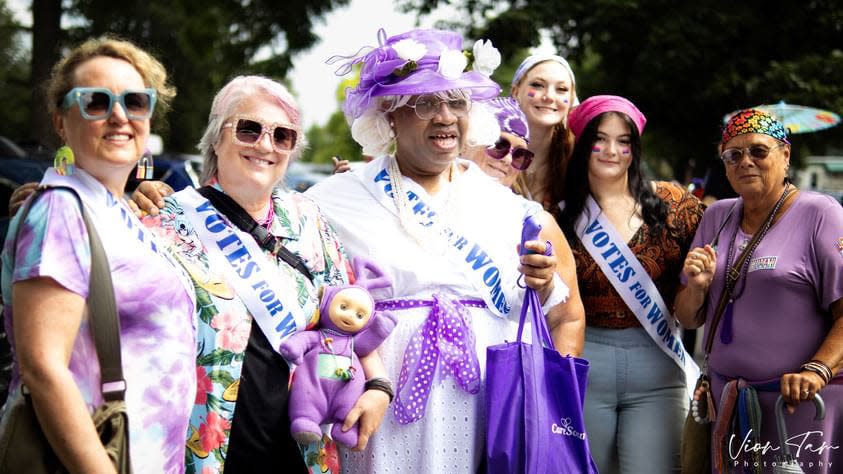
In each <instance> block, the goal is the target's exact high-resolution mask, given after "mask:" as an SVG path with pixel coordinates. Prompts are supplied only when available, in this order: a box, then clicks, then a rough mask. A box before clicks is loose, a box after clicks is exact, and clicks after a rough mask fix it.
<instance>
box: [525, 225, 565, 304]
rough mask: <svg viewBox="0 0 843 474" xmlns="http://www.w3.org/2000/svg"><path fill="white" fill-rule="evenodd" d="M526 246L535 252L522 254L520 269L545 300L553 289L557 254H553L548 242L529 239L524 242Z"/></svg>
mask: <svg viewBox="0 0 843 474" xmlns="http://www.w3.org/2000/svg"><path fill="white" fill-rule="evenodd" d="M524 247H525V248H526V249H527V250H530V251H531V252H533V253H528V254H527V255H521V265H519V266H518V271H519V272H521V273H522V274H523V275H524V283H525V284H526V285H527V286H529V287H530V288H532V289H534V290H536V291H537V292H538V293H539V298H540V299H541V301H544V300H545V299H547V297H548V296H549V295H550V293H551V292H552V291H553V273H554V272H555V271H556V255H554V254H553V252H552V249H549V248H548V243H547V242H543V241H539V240H528V241H527V242H525V243H524ZM519 250H520V249H519ZM545 254H549V255H545Z"/></svg>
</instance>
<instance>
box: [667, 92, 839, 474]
mask: <svg viewBox="0 0 843 474" xmlns="http://www.w3.org/2000/svg"><path fill="white" fill-rule="evenodd" d="M720 153H721V155H720V158H721V159H722V160H723V163H724V165H725V167H726V177H727V178H728V179H729V183H730V184H731V185H732V187H733V188H734V189H735V191H736V192H737V193H738V196H739V197H738V198H736V199H724V200H720V201H717V202H716V203H714V204H712V206H711V207H710V208H708V210H706V212H705V216H703V219H702V222H701V223H700V226H699V229H698V230H697V233H696V235H695V236H694V241H693V243H692V244H691V247H692V248H693V250H691V251H690V252H689V253H688V256H687V258H686V259H685V263H684V267H683V269H682V283H683V286H682V288H681V289H680V290H679V293H678V295H677V298H676V316H677V318H678V319H679V321H680V322H681V323H682V325H683V326H685V327H689V328H696V327H699V326H701V325H703V324H705V333H706V334H705V336H706V340H708V338H711V342H710V344H711V351H710V356H709V358H708V375H709V377H710V379H711V385H710V390H711V398H712V401H713V402H714V403H715V404H716V405H717V406H716V417H715V416H713V415H710V416H709V418H713V419H714V424H713V425H712V432H713V436H712V449H713V453H712V458H711V459H712V469H713V470H714V471H718V472H723V471H727V470H729V471H731V470H734V469H743V468H744V467H745V466H747V465H748V466H759V467H760V468H761V469H762V470H763V471H764V472H767V470H769V469H771V468H772V467H773V466H774V464H773V463H774V462H775V461H776V460H777V458H778V457H780V456H781V455H782V448H783V446H781V442H780V441H779V437H778V433H777V430H776V421H775V420H776V415H777V413H776V402H777V399H778V397H779V396H781V397H782V398H783V400H784V402H785V403H786V405H785V406H786V410H787V413H789V414H790V415H789V416H787V415H785V419H786V424H787V429H788V435H789V438H790V440H789V441H788V442H787V443H788V444H790V448H791V454H792V455H793V456H794V458H795V460H796V462H797V463H798V465H799V466H800V467H802V469H803V470H804V471H805V472H812V473H813V472H819V473H831V472H840V469H841V466H843V449H841V447H843V431H841V427H843V375H841V373H840V369H841V365H843V208H841V207H840V205H839V204H838V203H837V202H835V201H834V200H833V199H832V198H831V197H829V196H826V195H824V194H818V193H814V192H810V191H800V190H797V189H796V187H795V186H794V185H793V184H792V183H791V182H790V179H789V177H788V169H789V168H790V156H791V149H790V142H789V141H788V139H787V134H786V133H785V129H784V126H783V125H782V123H781V122H780V121H778V120H776V119H775V118H774V117H772V116H771V115H769V114H767V113H766V112H763V111H759V110H754V109H748V110H742V111H740V112H738V113H737V114H735V115H734V116H733V117H732V118H731V119H729V121H728V122H727V123H726V126H725V128H724V129H723V136H722V140H721V142H720ZM744 254H746V256H745V257H744V258H743V264H742V265H736V262H738V261H740V260H741V257H742V256H743V255H744ZM727 275H728V277H727ZM712 331H713V333H712ZM817 395H820V396H821V397H822V398H823V399H824V401H825V418H824V419H821V420H815V419H814V418H815V414H816V410H815V407H814V406H813V403H806V402H810V401H812V400H814V398H815V397H816V396H817ZM707 397H708V395H707V394H705V393H695V399H697V398H700V399H702V400H705V398H707ZM698 404H699V403H698ZM746 413H757V414H758V415H760V418H759V417H758V416H756V417H755V418H756V419H757V420H758V421H759V423H760V426H758V424H756V423H753V421H754V420H746V417H745V416H744V414H746ZM698 417H699V418H702V416H698ZM733 426H739V427H743V429H737V430H735V429H733ZM745 440H746V441H745ZM744 446H749V447H750V449H746V448H744ZM754 446H762V447H765V449H764V450H763V452H761V450H752V449H751V448H752V447H754ZM766 447H769V448H766ZM756 463H757V464H756Z"/></svg>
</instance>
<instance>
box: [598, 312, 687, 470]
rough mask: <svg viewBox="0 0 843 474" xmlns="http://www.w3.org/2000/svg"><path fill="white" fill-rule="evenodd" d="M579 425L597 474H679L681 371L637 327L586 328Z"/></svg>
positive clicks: (684, 408) (684, 407)
mask: <svg viewBox="0 0 843 474" xmlns="http://www.w3.org/2000/svg"><path fill="white" fill-rule="evenodd" d="M583 356H584V357H585V358H586V359H588V361H589V363H590V365H591V366H590V369H589V372H588V389H587V392H586V398H585V426H586V429H587V432H588V439H589V446H590V448H591V454H592V455H593V456H594V461H595V462H596V463H597V467H598V469H599V470H600V473H601V474H613V473H630V474H641V473H652V474H662V473H670V472H679V448H680V442H681V436H682V424H683V422H684V420H685V415H686V414H687V412H688V398H687V395H686V394H685V377H684V375H683V373H682V370H681V369H680V368H679V366H677V365H676V363H674V362H673V360H671V359H670V358H669V357H668V356H667V355H666V354H665V353H664V352H662V351H661V350H660V349H659V348H658V347H657V346H656V344H655V343H654V342H653V341H652V339H651V338H650V336H649V335H648V334H647V333H646V332H645V331H644V329H642V328H631V329H604V328H597V327H592V326H588V327H587V329H586V335H585V350H584V352H583Z"/></svg>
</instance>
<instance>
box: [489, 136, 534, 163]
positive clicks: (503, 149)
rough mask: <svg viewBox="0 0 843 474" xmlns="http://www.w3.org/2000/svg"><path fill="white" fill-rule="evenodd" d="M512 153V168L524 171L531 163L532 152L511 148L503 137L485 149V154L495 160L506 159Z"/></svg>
mask: <svg viewBox="0 0 843 474" xmlns="http://www.w3.org/2000/svg"><path fill="white" fill-rule="evenodd" d="M510 151H511V152H512V167H513V168H515V169H517V170H519V171H524V170H525V169H527V168H529V167H530V163H532V162H533V152H532V151H530V150H528V149H526V148H519V147H513V146H512V144H511V143H509V140H507V139H506V138H504V137H501V138H499V139H498V141H496V142H495V144H494V145H492V146H490V147H488V148H486V154H487V155H488V156H491V157H492V158H494V159H496V160H502V159H504V158H506V155H508V154H509V153H510Z"/></svg>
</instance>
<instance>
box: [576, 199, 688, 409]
mask: <svg viewBox="0 0 843 474" xmlns="http://www.w3.org/2000/svg"><path fill="white" fill-rule="evenodd" d="M560 207H561V205H560ZM586 216H594V217H591V218H590V219H589V218H588V217H586ZM575 230H576V232H577V236H578V237H579V238H580V241H581V242H582V244H583V246H584V247H585V248H586V250H588V253H589V254H591V257H592V258H593V259H594V261H595V262H597V265H599V266H600V269H601V270H602V271H603V274H604V275H606V278H608V279H609V282H610V283H612V286H614V287H615V290H616V291H617V292H618V294H619V295H620V296H621V298H623V300H624V302H625V303H626V305H627V306H628V307H629V309H630V311H632V312H633V314H635V317H637V318H638V321H640V322H641V325H642V326H644V329H645V330H646V331H647V334H649V335H650V337H652V338H653V341H654V342H655V343H656V345H657V346H659V348H660V349H661V350H662V351H663V352H664V353H665V354H667V355H668V357H670V358H671V359H673V361H674V362H676V364H677V365H678V366H679V367H680V368H681V369H682V370H683V371H684V372H685V389H686V390H687V392H688V396H689V397H690V396H692V395H693V390H694V385H695V384H696V382H697V378H698V377H699V376H700V369H699V367H697V364H696V362H694V358H693V357H692V356H691V355H690V354H688V351H686V350H685V346H684V345H682V335H681V334H680V331H679V326H678V325H677V324H674V319H673V316H672V315H671V314H670V311H669V310H668V309H667V305H666V304H665V303H664V300H663V299H662V296H661V294H660V293H659V290H658V288H657V287H656V284H655V283H653V280H652V279H651V278H650V275H649V274H647V272H646V271H645V270H644V267H642V266H641V262H639V261H638V259H637V258H636V257H635V254H633V253H632V250H630V249H629V246H627V245H626V242H624V241H623V239H622V238H621V236H620V235H618V232H617V230H615V228H614V226H612V223H611V222H609V220H608V219H607V218H606V216H605V215H604V214H603V211H602V210H601V209H600V206H599V205H598V204H597V202H596V201H595V200H594V198H592V197H591V196H589V197H588V199H587V200H586V209H585V211H584V212H583V213H582V214H580V217H579V219H577V222H576V224H575Z"/></svg>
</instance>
